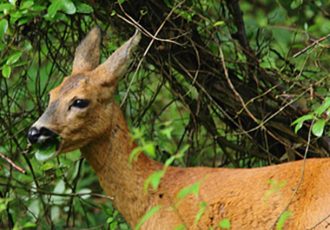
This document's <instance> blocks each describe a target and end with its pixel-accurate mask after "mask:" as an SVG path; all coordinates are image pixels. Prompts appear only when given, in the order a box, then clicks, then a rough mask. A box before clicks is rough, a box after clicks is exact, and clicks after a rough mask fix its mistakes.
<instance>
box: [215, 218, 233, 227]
mask: <svg viewBox="0 0 330 230" xmlns="http://www.w3.org/2000/svg"><path fill="white" fill-rule="evenodd" d="M218 226H219V227H220V228H223V229H230V227H231V224H230V220H229V219H227V218H225V219H222V220H221V221H220V222H219V224H218Z"/></svg>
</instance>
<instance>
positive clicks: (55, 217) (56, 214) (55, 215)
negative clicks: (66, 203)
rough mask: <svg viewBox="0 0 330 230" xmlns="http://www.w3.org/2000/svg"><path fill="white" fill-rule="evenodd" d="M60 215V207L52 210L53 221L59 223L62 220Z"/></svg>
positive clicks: (54, 207)
mask: <svg viewBox="0 0 330 230" xmlns="http://www.w3.org/2000/svg"><path fill="white" fill-rule="evenodd" d="M60 213H61V210H60V208H59V207H58V206H53V207H52V208H51V209H50V216H51V219H52V221H58V220H59V218H60Z"/></svg>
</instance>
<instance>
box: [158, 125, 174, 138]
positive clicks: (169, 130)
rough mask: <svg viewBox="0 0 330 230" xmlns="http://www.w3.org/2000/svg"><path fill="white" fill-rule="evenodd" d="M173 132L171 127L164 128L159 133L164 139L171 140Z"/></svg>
mask: <svg viewBox="0 0 330 230" xmlns="http://www.w3.org/2000/svg"><path fill="white" fill-rule="evenodd" d="M173 130H174V127H173V126H169V127H167V128H164V129H162V130H161V131H160V133H161V134H163V135H165V136H166V138H168V139H171V138H172V132H173Z"/></svg>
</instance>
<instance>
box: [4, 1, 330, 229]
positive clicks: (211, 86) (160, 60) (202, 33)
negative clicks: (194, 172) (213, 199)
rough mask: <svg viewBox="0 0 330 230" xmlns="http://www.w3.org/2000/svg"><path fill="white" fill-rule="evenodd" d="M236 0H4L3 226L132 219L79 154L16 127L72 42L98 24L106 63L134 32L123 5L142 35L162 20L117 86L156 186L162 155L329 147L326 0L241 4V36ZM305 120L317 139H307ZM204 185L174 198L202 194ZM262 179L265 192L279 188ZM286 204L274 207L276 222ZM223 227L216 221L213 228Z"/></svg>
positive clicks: (273, 155)
mask: <svg viewBox="0 0 330 230" xmlns="http://www.w3.org/2000/svg"><path fill="white" fill-rule="evenodd" d="M232 2H236V1H215V0H211V1H207V0H191V1H184V2H181V1H176V0H164V1H157V4H155V2H154V1H128V0H126V1H118V2H117V1H100V2H95V1H87V0H86V1H84V0H52V1H42V0H10V1H5V0H1V1H0V55H1V59H0V69H1V71H0V73H1V74H0V75H1V76H0V108H1V109H0V153H2V154H3V155H5V156H8V157H9V158H10V159H11V160H12V161H13V162H14V163H15V164H16V165H18V166H20V167H22V168H23V169H24V170H25V171H26V174H23V173H21V172H20V171H18V170H16V169H15V168H14V167H12V165H10V164H9V163H8V161H7V160H5V158H0V161H1V165H0V170H1V171H0V228H1V229H7V228H13V229H28V228H35V227H37V228H40V229H45V228H49V227H51V228H56V229H64V228H85V229H88V228H94V229H95V228H100V229H101V228H104V229H129V227H128V225H127V224H126V223H125V221H124V220H123V218H122V217H121V216H120V214H119V213H118V211H116V210H115V208H114V207H113V206H112V203H111V198H109V197H107V196H105V195H104V194H103V192H102V189H101V188H100V187H99V184H98V181H97V178H96V176H95V174H94V173H93V172H92V170H91V168H90V167H89V165H88V164H87V163H86V162H85V161H84V160H83V159H82V157H81V156H80V153H79V152H78V151H76V152H73V153H70V154H66V155H60V156H58V157H56V158H54V159H50V160H47V161H44V162H40V161H38V160H37V159H36V158H35V156H34V153H35V151H34V150H31V149H29V148H28V147H27V146H28V143H27V140H26V137H25V135H26V132H27V130H28V128H29V127H30V126H31V124H33V122H34V121H35V120H36V119H37V118H38V117H39V116H40V115H41V114H42V112H43V110H44V109H45V107H46V105H47V100H48V97H47V94H48V92H49V90H50V89H52V88H53V87H54V86H56V85H58V84H59V82H61V80H62V79H63V77H64V76H66V75H68V74H69V73H70V68H71V63H72V57H73V54H74V48H75V47H76V46H77V44H78V42H79V40H81V39H82V38H83V36H84V35H85V34H86V32H87V31H88V30H89V29H90V28H91V27H92V26H94V25H99V26H100V28H101V29H102V31H103V33H104V40H103V43H102V60H103V59H104V58H105V57H107V56H108V55H109V53H111V52H112V51H114V50H115V49H116V48H117V47H118V45H120V44H121V43H122V41H123V40H125V38H127V37H128V36H129V35H131V33H132V32H133V30H134V28H133V26H131V25H130V24H129V23H127V20H128V21H130V18H129V17H128V15H130V16H131V17H133V18H134V19H135V20H136V21H138V22H139V23H140V24H141V27H140V29H141V28H142V29H143V30H144V31H145V30H147V32H149V33H150V34H155V32H156V31H157V29H160V33H159V34H158V36H156V38H157V39H156V40H154V41H153V45H152V46H151V48H150V49H149V50H148V52H147V54H146V56H145V59H144V61H143V64H142V67H141V68H140V69H139V70H138V71H137V72H136V77H135V78H133V77H132V74H131V75H130V74H128V75H127V76H126V77H125V78H124V79H123V80H122V81H121V82H120V84H119V86H118V93H117V96H116V100H117V101H118V102H120V103H121V104H122V108H123V110H124V112H125V114H126V117H127V118H128V122H129V126H130V127H131V130H132V131H133V135H134V137H135V139H136V141H137V142H138V143H139V147H138V148H137V150H136V152H135V153H133V154H132V161H131V163H134V159H135V158H136V156H137V155H138V154H140V153H141V152H145V153H146V154H148V155H149V156H150V157H152V158H154V159H156V160H159V161H162V162H165V165H164V168H163V170H160V171H157V172H155V173H154V174H152V175H150V176H149V178H148V179H147V180H146V182H145V188H146V190H147V189H150V188H151V189H154V190H155V189H157V188H158V186H159V184H160V183H161V178H162V176H163V175H164V174H165V173H166V169H167V167H169V166H170V165H176V166H195V165H205V166H214V167H218V166H228V167H233V166H237V167H238V166H239V167H255V166H261V165H266V164H270V163H279V162H281V161H286V160H287V159H289V156H288V155H289V153H288V151H287V149H290V150H292V151H293V152H294V153H295V158H296V159H299V157H300V156H301V154H302V153H303V152H304V150H305V148H306V146H307V145H308V144H309V145H311V146H310V152H309V154H308V157H309V156H327V155H328V153H329V151H330V150H329V146H330V145H329V142H330V141H329V138H328V136H329V126H328V121H329V107H330V106H329V103H330V99H329V98H330V97H329V92H328V89H329V84H330V82H329V79H330V78H329V71H328V69H329V67H330V66H329V63H330V62H329V59H330V55H329V52H328V50H329V37H330V35H329V34H330V27H329V26H328V20H329V14H328V13H327V12H329V7H330V5H329V3H328V1H325V0H316V1H314V2H310V1H300V0H293V1H285V0H279V1H271V0H266V1H253V2H249V1H240V2H239V3H240V5H239V7H240V10H242V12H243V13H244V14H243V18H242V19H243V22H244V25H243V28H245V31H243V33H241V32H242V27H240V26H242V25H239V24H237V20H235V19H237V17H239V15H237V14H235V12H238V11H237V9H236V8H235V5H233V4H232ZM121 7H123V8H124V9H125V12H124V11H123V10H122V8H121ZM157 7H158V8H157ZM172 9H173V11H172ZM235 9H236V11H235ZM163 16H164V17H163ZM166 17H168V18H166ZM122 18H125V19H126V21H123V20H122ZM163 22H164V23H163ZM161 25H163V26H164V27H160V26H161ZM145 32H146V31H145ZM150 34H149V35H148V33H145V37H144V40H143V41H142V43H141V48H140V53H139V55H138V56H139V57H141V56H142V55H140V54H142V53H143V52H144V51H146V48H147V47H148V44H149V42H150V41H151V37H150ZM162 39H165V40H162ZM221 54H222V55H221ZM221 56H222V57H223V58H220V57H221ZM138 59H139V58H138ZM220 63H221V64H220ZM132 70H133V71H135V70H136V68H135V66H134V67H132ZM225 70H227V72H228V76H227V75H225V72H226V71H225ZM230 83H232V84H230ZM230 85H232V86H233V88H231V87H230ZM128 86H130V87H128ZM128 88H129V91H128V90H127V89H128ZM235 91H236V92H235ZM126 94H127V95H128V96H127V97H126V99H125V100H123V98H125V95H126ZM238 96H240V97H241V98H242V100H240V99H239V97H238ZM291 124H293V125H294V126H295V127H294V128H293V127H290V125H291ZM309 129H312V133H313V134H314V135H315V139H312V140H311V141H310V142H307V141H306V140H307V139H308V138H307V137H308V133H309ZM274 137H276V138H274ZM313 138H314V137H313ZM288 143H289V144H288ZM37 156H39V159H40V156H41V155H40V154H39V155H38V154H37ZM41 157H43V156H41ZM201 183H202V182H196V183H195V184H192V185H190V186H187V187H185V188H184V189H182V190H181V191H180V192H179V193H178V198H179V199H183V198H185V197H186V196H188V195H193V196H197V195H198V193H199V187H200V186H201ZM270 183H271V190H270V191H269V194H266V196H271V195H272V194H273V193H274V192H276V191H278V190H280V189H281V188H282V187H283V184H282V182H275V181H273V182H270ZM206 207H207V204H205V203H203V202H202V203H201V206H200V210H199V212H198V213H196V221H195V222H196V224H198V221H199V219H200V218H201V217H202V215H203V214H204V212H205V209H206ZM158 209H159V207H158V206H155V207H154V208H153V209H151V210H150V211H149V212H148V213H147V214H146V215H145V218H143V219H142V220H141V221H142V222H141V223H140V225H141V224H143V221H146V219H147V218H149V217H150V216H152V215H153V214H155V213H156V211H157V210H158ZM290 215H291V213H290V212H285V213H283V215H282V216H281V217H280V218H279V221H278V223H277V229H282V228H284V226H285V221H286V220H287V219H288V218H289V217H290ZM232 224H233V223H232V221H231V220H229V219H223V220H221V221H220V223H219V227H220V228H222V229H230V227H231V225H232ZM140 225H139V226H140ZM139 226H138V227H139ZM184 228H185V227H184V226H178V229H184Z"/></svg>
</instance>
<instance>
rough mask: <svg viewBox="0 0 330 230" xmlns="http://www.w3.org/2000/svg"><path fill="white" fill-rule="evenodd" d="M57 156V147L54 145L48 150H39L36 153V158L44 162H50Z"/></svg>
mask: <svg viewBox="0 0 330 230" xmlns="http://www.w3.org/2000/svg"><path fill="white" fill-rule="evenodd" d="M55 156H56V146H55V145H52V146H49V147H48V148H43V149H41V148H39V149H38V150H37V151H36V153H35V158H36V159H37V160H38V161H40V162H44V161H47V160H50V159H52V158H54V157H55Z"/></svg>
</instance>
